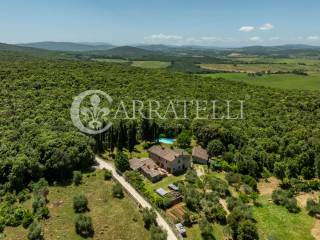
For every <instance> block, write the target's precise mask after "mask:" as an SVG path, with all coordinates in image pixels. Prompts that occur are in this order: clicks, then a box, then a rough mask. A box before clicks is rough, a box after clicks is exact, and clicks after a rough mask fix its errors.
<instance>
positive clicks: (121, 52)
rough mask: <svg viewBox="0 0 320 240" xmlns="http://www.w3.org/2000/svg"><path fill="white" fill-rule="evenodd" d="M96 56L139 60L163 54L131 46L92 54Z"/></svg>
mask: <svg viewBox="0 0 320 240" xmlns="http://www.w3.org/2000/svg"><path fill="white" fill-rule="evenodd" d="M92 53H94V54H96V55H103V56H109V57H125V58H132V57H134V58H139V57H146V56H156V55H159V56H160V55H162V54H163V53H161V52H159V51H151V50H146V49H142V48H137V47H131V46H123V47H116V48H112V49H110V50H107V51H94V52H92Z"/></svg>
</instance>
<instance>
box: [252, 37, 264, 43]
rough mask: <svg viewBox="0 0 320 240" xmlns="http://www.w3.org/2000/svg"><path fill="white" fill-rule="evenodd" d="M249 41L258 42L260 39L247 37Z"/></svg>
mask: <svg viewBox="0 0 320 240" xmlns="http://www.w3.org/2000/svg"><path fill="white" fill-rule="evenodd" d="M249 40H250V41H253V42H258V41H260V40H261V38H260V37H252V38H249Z"/></svg>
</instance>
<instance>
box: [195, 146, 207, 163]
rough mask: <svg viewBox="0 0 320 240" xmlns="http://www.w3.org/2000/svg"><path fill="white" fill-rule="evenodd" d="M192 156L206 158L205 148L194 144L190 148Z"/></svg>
mask: <svg viewBox="0 0 320 240" xmlns="http://www.w3.org/2000/svg"><path fill="white" fill-rule="evenodd" d="M192 156H194V157H197V158H201V159H205V160H208V159H209V156H208V152H207V150H205V149H203V148H202V147H201V146H196V147H194V148H193V149H192Z"/></svg>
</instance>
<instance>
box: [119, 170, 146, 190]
mask: <svg viewBox="0 0 320 240" xmlns="http://www.w3.org/2000/svg"><path fill="white" fill-rule="evenodd" d="M124 176H125V179H126V180H127V181H128V182H129V183H130V184H131V185H132V186H134V188H135V189H138V190H139V191H141V192H143V191H144V188H145V186H144V180H143V178H142V176H141V175H140V173H139V172H138V171H136V170H135V171H127V172H125V174H124Z"/></svg>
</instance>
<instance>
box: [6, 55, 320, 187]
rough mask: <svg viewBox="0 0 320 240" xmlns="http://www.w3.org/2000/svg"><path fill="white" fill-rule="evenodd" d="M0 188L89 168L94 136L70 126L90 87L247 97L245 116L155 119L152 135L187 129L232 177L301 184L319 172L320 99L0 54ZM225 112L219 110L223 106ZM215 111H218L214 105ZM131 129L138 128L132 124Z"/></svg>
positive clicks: (147, 94)
mask: <svg viewBox="0 0 320 240" xmlns="http://www.w3.org/2000/svg"><path fill="white" fill-rule="evenodd" d="M2 59H4V60H1V61H0V79H1V90H0V91H1V98H2V101H1V103H0V104H1V107H0V109H1V119H0V121H1V148H0V156H1V161H0V182H1V188H2V190H3V191H7V190H21V189H22V188H23V187H24V186H26V185H27V184H28V183H29V181H31V180H36V179H39V178H41V177H43V176H45V177H47V178H48V179H49V180H52V181H54V180H63V179H64V178H65V177H67V176H68V175H70V174H71V172H72V171H73V170H76V169H85V168H86V167H88V166H90V165H91V164H92V162H93V156H94V153H93V151H94V150H96V149H95V147H94V146H95V144H94V138H93V137H90V136H85V135H83V134H81V133H79V132H78V131H77V129H76V128H75V127H74V126H73V125H72V122H71V120H70V116H69V108H70V105H71V102H72V100H73V97H74V96H77V95H78V94H79V93H80V92H82V91H84V90H88V89H100V90H103V91H106V92H107V93H109V94H110V95H111V96H112V97H113V98H114V99H115V101H119V100H121V99H124V100H125V101H128V100H130V99H141V100H147V99H158V100H160V101H166V100H171V99H201V100H221V101H222V100H233V101H237V100H245V107H244V114H245V119H243V120H234V121H232V120H227V121H219V120H215V121H207V122H206V121H192V120H191V119H190V120H179V121H175V120H166V121H163V120H162V121H159V122H158V123H157V124H158V125H159V126H160V128H159V129H160V132H163V133H169V132H170V134H177V133H179V132H180V131H181V130H182V129H184V128H190V129H192V130H193V134H194V135H195V136H196V138H197V140H198V142H199V143H201V144H202V145H203V146H205V147H206V146H207V144H208V143H209V142H210V140H212V139H216V140H217V141H219V143H220V142H221V143H222V145H223V147H222V148H221V149H222V150H220V152H217V153H216V154H225V153H228V154H227V156H229V157H228V158H226V161H227V162H228V164H230V165H231V166H232V167H233V168H234V170H235V171H238V172H240V173H243V174H248V175H251V176H254V177H260V176H261V173H262V172H263V171H264V170H268V171H270V172H275V174H276V175H277V176H278V177H280V178H285V177H288V178H296V177H298V176H300V175H302V176H303V177H304V178H306V179H312V178H314V177H316V176H319V171H320V160H319V153H320V130H319V127H318V126H319V123H318V120H319V117H320V110H319V107H320V97H319V94H318V92H317V91H314V92H312V91H299V90H274V89H269V88H264V87H253V86H249V85H246V84H242V83H236V82H232V81H225V80H223V79H217V80H213V79H210V78H203V77H197V76H192V75H187V74H182V73H170V72H167V71H164V70H144V69H137V68H133V67H128V66H121V65H117V64H108V63H99V62H87V61H68V60H49V59H38V58H30V59H28V60H24V59H20V58H15V57H14V56H6V57H2ZM221 108H223V107H221ZM220 110H221V111H223V109H220ZM138 127H139V125H138ZM230 154H231V156H232V157H231V158H230Z"/></svg>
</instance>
